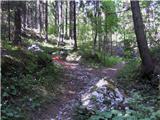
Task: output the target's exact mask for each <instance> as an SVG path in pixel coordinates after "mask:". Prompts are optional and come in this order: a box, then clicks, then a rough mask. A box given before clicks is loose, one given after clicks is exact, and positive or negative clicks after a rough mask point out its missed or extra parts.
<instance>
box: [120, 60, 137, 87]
mask: <svg viewBox="0 0 160 120" xmlns="http://www.w3.org/2000/svg"><path fill="white" fill-rule="evenodd" d="M139 75H140V60H129V61H128V63H127V64H126V65H125V67H124V68H123V69H122V70H121V71H120V72H119V75H118V82H119V83H120V84H121V85H122V86H123V85H124V86H125V87H127V88H128V87H130V86H132V85H133V84H134V83H135V82H137V79H138V76H139Z"/></svg>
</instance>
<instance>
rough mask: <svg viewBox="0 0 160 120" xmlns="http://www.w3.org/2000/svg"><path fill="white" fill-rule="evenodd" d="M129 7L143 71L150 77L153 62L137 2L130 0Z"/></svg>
mask: <svg viewBox="0 0 160 120" xmlns="http://www.w3.org/2000/svg"><path fill="white" fill-rule="evenodd" d="M131 9H132V14H133V22H134V29H135V34H136V38H137V44H138V48H139V52H140V57H141V59H142V65H143V71H144V73H145V75H146V76H147V77H151V74H152V73H153V70H154V64H153V61H152V59H151V56H150V53H149V49H148V44H147V40H146V35H145V32H144V25H143V20H142V15H141V12H140V6H139V2H138V1H131Z"/></svg>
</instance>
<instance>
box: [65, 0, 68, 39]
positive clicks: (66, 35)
mask: <svg viewBox="0 0 160 120" xmlns="http://www.w3.org/2000/svg"><path fill="white" fill-rule="evenodd" d="M65 26H66V27H65V28H66V29H65V37H66V38H67V37H68V1H66V25H65Z"/></svg>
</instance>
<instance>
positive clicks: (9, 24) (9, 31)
mask: <svg viewBox="0 0 160 120" xmlns="http://www.w3.org/2000/svg"><path fill="white" fill-rule="evenodd" d="M10 16H11V13H10V1H8V39H9V41H10V40H11V35H10V34H11V29H10V28H11V22H10Z"/></svg>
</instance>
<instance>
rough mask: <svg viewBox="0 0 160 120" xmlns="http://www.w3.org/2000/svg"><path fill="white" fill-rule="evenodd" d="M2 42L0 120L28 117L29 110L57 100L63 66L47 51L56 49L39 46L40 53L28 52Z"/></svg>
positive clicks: (17, 119)
mask: <svg viewBox="0 0 160 120" xmlns="http://www.w3.org/2000/svg"><path fill="white" fill-rule="evenodd" d="M2 45H3V47H2V60H1V62H2V63H1V68H2V107H1V108H2V110H1V112H2V120H25V119H30V118H29V116H30V115H29V114H30V113H32V112H34V111H37V110H39V109H40V108H41V106H42V105H43V104H46V103H49V102H51V101H53V99H56V98H55V94H56V92H57V86H58V84H60V82H61V81H60V79H59V76H60V75H61V74H62V68H60V67H59V66H56V65H55V64H54V63H53V62H52V58H51V56H50V55H49V54H48V52H53V51H56V49H53V48H52V47H46V46H42V47H41V48H42V50H43V52H31V51H28V50H27V49H26V48H25V47H22V46H21V47H20V46H19V47H18V46H13V45H12V44H10V43H7V42H6V43H5V44H2Z"/></svg>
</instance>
